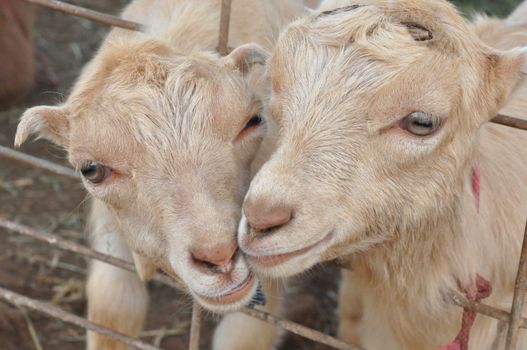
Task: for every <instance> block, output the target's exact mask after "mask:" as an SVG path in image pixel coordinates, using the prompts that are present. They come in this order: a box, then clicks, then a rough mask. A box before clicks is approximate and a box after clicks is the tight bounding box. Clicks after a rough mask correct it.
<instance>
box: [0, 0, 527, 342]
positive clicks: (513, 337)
mask: <svg viewBox="0 0 527 350" xmlns="http://www.w3.org/2000/svg"><path fill="white" fill-rule="evenodd" d="M25 1H27V2H29V3H33V4H36V5H40V6H45V7H48V8H51V9H53V10H56V11H61V12H65V13H68V14H71V15H74V16H79V17H83V18H87V19H90V20H93V21H96V22H99V23H103V24H106V25H110V26H114V27H119V28H123V29H127V30H136V31H140V30H143V29H144V26H143V25H142V24H140V23H136V22H131V21H126V20H123V19H121V18H119V17H115V16H111V15H107V14H104V13H100V12H97V11H93V10H89V9H86V8H82V7H78V6H75V5H71V4H67V3H64V2H62V1H57V0H25ZM230 12H231V0H222V6H221V20H220V30H219V38H218V48H217V49H218V52H219V53H220V54H227V53H228V52H229V46H228V35H229V22H230ZM492 122H493V123H496V124H500V125H504V126H507V127H511V128H516V129H520V130H524V131H527V120H523V119H519V118H514V117H510V116H505V115H498V116H496V117H495V118H494V119H493V120H492ZM0 156H2V157H6V158H9V159H12V160H15V161H19V162H23V163H25V164H27V165H30V166H33V167H37V168H41V169H44V170H47V171H49V172H51V173H53V174H56V175H59V176H65V177H68V178H72V179H77V180H78V179H80V177H79V175H78V174H77V173H76V172H75V171H74V170H73V169H71V168H68V167H65V166H62V165H58V164H55V163H53V162H50V161H47V160H44V159H40V158H37V157H34V156H31V155H28V154H25V153H23V152H20V151H17V150H14V149H11V148H8V147H4V146H0ZM0 227H2V228H4V229H6V230H8V231H10V232H13V233H16V234H20V235H25V236H28V237H30V238H32V239H34V240H39V241H43V242H45V243H48V244H49V245H50V246H52V247H54V248H57V249H61V250H64V251H69V252H72V253H75V254H78V255H81V256H84V257H87V258H89V259H96V260H99V261H102V262H105V263H108V264H111V265H113V266H116V267H118V268H121V269H124V270H127V271H131V272H135V271H136V270H135V266H134V264H133V263H131V262H128V261H125V260H122V259H119V258H116V257H113V256H110V255H107V254H103V253H101V252H98V251H96V250H93V249H91V248H88V247H86V246H83V245H80V244H78V243H75V242H72V241H68V240H65V239H63V238H60V237H59V236H57V235H54V234H52V233H49V232H44V231H41V230H37V229H33V228H31V227H28V226H25V225H22V224H19V223H17V222H14V221H11V220H9V219H8V218H5V217H3V216H1V215H0ZM339 266H340V265H339ZM343 268H345V267H343ZM153 279H154V280H156V281H158V282H161V283H163V284H165V285H167V286H170V287H172V288H175V289H178V290H181V291H185V290H186V287H185V285H184V284H183V283H182V282H181V281H179V280H176V279H174V278H171V277H169V276H167V275H165V274H162V273H156V274H155V276H154V278H153ZM526 291H527V225H526V229H525V234H524V241H523V247H522V251H521V256H520V263H519V266H518V273H517V278H516V284H515V289H514V298H513V303H512V306H511V311H510V312H507V311H504V310H501V309H498V308H495V307H491V306H489V305H486V304H484V303H480V302H473V301H470V300H468V299H467V298H466V297H465V296H464V295H463V294H461V293H459V292H452V293H451V295H450V303H451V304H453V305H457V306H459V307H461V308H464V309H468V310H472V311H475V312H477V313H479V314H482V315H485V316H488V317H491V318H494V319H496V320H498V321H500V322H501V323H502V324H505V325H507V327H506V330H507V335H506V350H515V349H516V347H517V343H518V338H519V331H520V329H522V328H523V329H527V319H526V318H524V317H522V310H523V302H524V298H525V293H526ZM0 299H3V300H5V301H7V302H9V303H11V304H13V305H16V306H18V307H25V308H28V309H31V310H35V311H38V312H41V313H44V314H46V315H48V316H50V317H53V318H56V319H59V320H61V321H63V322H66V323H70V324H74V325H77V326H79V327H82V328H84V329H86V330H90V331H93V332H97V333H100V334H103V335H105V336H107V337H110V338H113V339H115V340H117V341H119V342H122V343H124V344H126V345H129V346H131V347H133V348H136V349H144V350H160V348H159V347H156V346H153V345H150V344H147V343H145V342H143V341H141V340H139V339H135V338H131V337H129V336H126V335H124V334H121V333H119V332H116V331H113V330H111V329H109V328H106V327H103V326H101V325H97V324H95V323H93V322H90V321H89V320H87V319H85V318H82V317H79V316H77V315H74V314H71V313H68V312H65V311H63V310H61V309H60V308H58V307H57V306H54V305H51V304H48V303H45V302H42V301H38V300H35V299H32V298H28V297H26V296H23V295H20V294H18V293H15V292H13V291H10V290H8V289H5V288H2V287H0ZM240 312H242V313H244V314H246V315H248V316H251V317H254V318H256V319H259V320H262V321H264V322H267V323H269V324H272V325H275V326H277V327H280V328H282V329H284V330H286V331H289V332H292V333H294V334H297V335H299V336H302V337H304V338H307V339H309V340H312V341H314V342H317V343H320V344H324V345H327V346H329V347H332V348H334V349H341V350H364V349H362V348H360V347H357V346H354V345H351V344H348V343H346V342H344V341H342V340H340V339H338V338H336V337H333V336H330V335H327V334H324V333H322V332H319V331H317V330H315V329H312V328H309V327H306V326H303V325H301V324H298V323H295V322H292V321H289V320H286V319H283V318H280V317H278V316H275V315H272V314H270V313H268V312H265V311H264V310H263V309H262V308H261V307H259V306H251V307H245V308H243V309H242V310H241V311H240ZM201 324H202V312H201V308H200V306H199V305H198V304H197V303H194V305H193V309H192V321H191V327H190V341H189V346H188V348H189V350H197V349H198V348H199V341H200V330H201Z"/></svg>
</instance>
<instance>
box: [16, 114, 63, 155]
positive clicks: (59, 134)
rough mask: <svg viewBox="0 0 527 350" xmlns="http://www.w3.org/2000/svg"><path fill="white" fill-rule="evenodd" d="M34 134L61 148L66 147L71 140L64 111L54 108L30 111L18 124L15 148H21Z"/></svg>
mask: <svg viewBox="0 0 527 350" xmlns="http://www.w3.org/2000/svg"><path fill="white" fill-rule="evenodd" d="M33 134H37V135H38V136H39V137H42V138H45V139H48V140H50V141H52V142H54V143H56V144H58V145H60V146H66V145H67V143H68V139H69V137H68V134H69V121H68V118H67V117H66V113H65V111H64V109H63V108H62V107H52V106H38V107H33V108H30V109H28V110H27V111H26V112H25V113H24V114H23V115H22V118H21V119H20V123H18V128H17V130H16V135H15V146H16V147H19V146H20V145H22V144H23V143H24V142H25V141H26V140H27V139H28V137H29V136H31V135H33Z"/></svg>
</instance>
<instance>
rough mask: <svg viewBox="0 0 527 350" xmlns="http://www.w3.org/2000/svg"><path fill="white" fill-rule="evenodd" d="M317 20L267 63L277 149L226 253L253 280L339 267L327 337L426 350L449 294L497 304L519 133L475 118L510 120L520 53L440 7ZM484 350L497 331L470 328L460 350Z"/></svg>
mask: <svg viewBox="0 0 527 350" xmlns="http://www.w3.org/2000/svg"><path fill="white" fill-rule="evenodd" d="M319 10H320V11H317V13H316V14H313V15H311V16H308V17H306V18H304V19H301V20H299V21H297V22H295V23H294V24H292V25H291V26H290V27H289V28H288V29H287V30H286V31H285V32H284V33H283V34H282V35H281V36H280V38H279V40H278V43H277V45H276V47H275V49H274V52H273V55H272V57H271V59H270V67H269V70H270V74H271V82H272V97H271V100H270V107H269V108H270V112H271V113H272V117H273V118H272V119H273V120H274V121H275V123H276V128H277V131H278V142H277V149H276V151H275V152H274V153H273V156H272V157H271V159H270V160H269V161H268V162H267V163H266V164H264V166H263V167H262V168H261V170H260V171H259V172H258V174H257V175H256V176H255V178H254V179H253V181H252V183H251V185H250V188H249V192H248V194H247V196H246V199H245V203H244V217H243V218H242V221H241V223H240V228H239V234H238V242H239V245H240V247H241V249H242V250H243V251H244V252H245V253H246V254H247V255H248V258H247V259H248V260H249V262H250V264H251V267H252V268H253V269H254V270H255V271H256V272H258V273H260V274H262V275H265V276H271V277H277V278H282V277H286V276H290V275H293V274H297V273H301V272H303V271H306V270H308V269H309V268H311V267H312V266H313V265H314V264H316V263H318V262H321V261H326V260H331V259H335V258H339V259H343V260H346V261H349V262H351V263H352V265H353V272H346V273H345V274H344V280H343V283H342V290H341V300H340V301H341V307H342V309H341V318H342V320H341V321H342V322H341V330H340V334H341V336H342V337H343V338H344V339H347V340H349V341H355V342H357V343H358V344H360V345H361V346H363V347H365V348H366V349H368V350H381V349H382V350H386V349H389V350H402V349H405V350H410V349H411V350H421V349H423V350H424V349H427V350H430V349H437V348H438V346H440V345H444V344H447V343H449V342H450V341H452V340H453V339H454V338H455V337H456V334H457V332H458V331H459V329H460V321H461V314H462V312H461V309H460V308H458V307H454V306H451V305H450V304H449V302H448V296H449V293H450V292H451V291H454V290H455V291H462V290H465V289H467V290H468V289H473V288H474V286H475V284H476V281H477V280H478V277H477V276H478V275H480V276H483V277H484V278H486V279H487V280H489V281H490V282H491V283H492V287H493V292H492V295H491V297H490V298H488V299H487V300H486V302H487V303H489V304H491V305H493V306H496V307H500V308H503V309H509V308H510V305H511V299H512V292H513V285H514V278H515V274H516V270H517V264H518V260H519V251H520V247H521V242H522V236H523V231H524V227H525V222H526V219H527V199H526V198H527V186H526V184H527V163H526V162H525V159H527V135H526V133H525V132H522V131H519V130H515V129H511V128H507V127H503V126H497V125H494V124H490V123H488V121H489V119H491V118H492V117H494V116H495V115H496V113H497V112H498V110H500V108H502V107H503V106H504V105H505V104H506V107H505V109H504V111H505V112H506V113H509V114H512V115H514V116H520V117H521V116H525V112H526V111H527V100H526V99H525V96H526V94H525V93H526V92H527V88H526V87H525V86H524V85H523V86H518V85H519V84H520V82H519V77H520V69H521V68H522V66H523V67H525V66H526V64H525V61H526V50H518V49H517V50H511V51H498V50H497V49H494V48H491V47H490V46H487V45H486V44H484V43H483V41H482V40H481V39H480V37H481V38H482V39H483V40H485V41H486V42H488V43H489V44H491V45H494V46H496V47H502V48H510V47H512V46H514V45H513V44H514V43H513V42H512V41H511V40H510V39H503V38H501V37H496V38H493V37H492V35H490V32H487V34H485V26H486V25H487V24H488V22H487V24H485V23H484V22H483V20H481V21H480V22H479V23H476V24H475V25H471V24H468V23H466V22H465V21H464V20H463V18H462V17H461V16H460V15H459V14H458V13H457V11H456V10H455V8H454V7H453V6H452V5H450V4H449V3H447V2H446V1H442V0H401V1H391V0H359V1H326V2H324V3H323V4H322V5H321V8H320V9H319ZM519 11H524V10H522V9H519ZM515 18H516V20H515ZM518 18H521V16H519V15H518V13H516V14H514V15H513V16H511V19H510V21H509V22H508V24H510V25H517V24H518V23H519V22H518ZM474 28H475V29H474ZM494 28H495V29H496V28H497V27H494ZM501 35H507V30H504V32H502V34H501ZM520 37H523V38H524V36H521V35H520V36H519V38H520ZM498 39H499V40H498ZM518 40H520V42H521V43H524V42H525V41H524V40H523V39H518ZM522 40H523V41H522ZM516 45H518V42H517V43H516ZM513 89H518V90H521V91H519V92H518V93H517V95H515V96H516V97H515V98H514V99H512V100H510V101H509V100H508V98H509V95H510V93H511V91H512V90H513ZM507 101H509V102H508V103H507ZM498 337H499V335H498V334H497V322H496V321H494V320H492V319H490V318H485V317H483V316H478V317H477V319H476V323H475V325H474V327H473V329H472V337H471V344H470V349H472V350H476V349H477V350H481V349H488V350H495V349H497V348H499V347H500V345H499V344H500V343H499V342H500V341H501V339H496V338H498ZM523 341H524V343H523V346H526V345H525V340H523Z"/></svg>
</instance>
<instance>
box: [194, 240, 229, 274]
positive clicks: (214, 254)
mask: <svg viewBox="0 0 527 350" xmlns="http://www.w3.org/2000/svg"><path fill="white" fill-rule="evenodd" d="M237 250H238V247H237V245H236V242H234V241H233V242H232V243H225V244H217V245H215V246H213V247H195V248H192V249H190V254H191V255H192V260H193V262H194V264H195V265H196V267H198V268H199V269H201V270H206V271H209V272H213V273H223V274H229V273H230V272H231V271H232V268H233V267H234V262H233V260H234V258H235V255H236V252H237Z"/></svg>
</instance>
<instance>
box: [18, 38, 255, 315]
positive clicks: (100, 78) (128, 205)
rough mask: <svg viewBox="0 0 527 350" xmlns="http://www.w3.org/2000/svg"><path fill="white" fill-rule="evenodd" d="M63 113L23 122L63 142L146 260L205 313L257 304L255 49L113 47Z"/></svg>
mask: <svg viewBox="0 0 527 350" xmlns="http://www.w3.org/2000/svg"><path fill="white" fill-rule="evenodd" d="M112 44H113V47H111V49H107V48H108V47H106V49H107V50H106V51H102V53H101V55H100V56H98V57H97V58H96V59H95V60H94V61H92V62H91V63H90V64H89V65H88V66H87V67H86V69H85V71H84V73H83V76H82V77H81V79H80V80H79V82H78V83H77V85H76V88H75V89H74V91H73V93H72V95H71V96H70V98H69V99H68V101H67V102H66V103H65V104H64V105H63V106H61V107H35V108H33V109H30V110H28V111H27V112H26V113H25V114H24V116H23V117H22V121H21V123H20V125H19V128H18V133H17V141H16V142H17V143H18V144H20V143H21V142H23V141H24V139H25V138H26V137H27V136H28V135H29V134H30V133H39V134H40V135H42V136H44V137H47V138H49V139H51V140H53V141H55V142H56V143H58V144H60V145H62V146H64V147H65V148H66V149H67V151H68V153H69V159H70V162H71V163H72V164H73V165H74V166H75V167H76V168H77V169H79V170H80V172H81V173H82V175H83V182H84V185H85V187H86V189H87V190H88V191H89V192H90V194H91V195H92V196H93V197H94V198H95V199H96V200H99V201H102V202H104V203H105V204H106V206H107V208H108V209H109V210H110V211H111V212H112V213H113V214H114V217H115V219H116V222H117V223H118V226H119V231H120V232H121V233H122V234H123V235H124V237H125V239H126V241H127V243H128V245H129V247H130V248H131V249H132V251H133V252H134V254H135V255H136V256H137V257H139V258H137V259H136V263H138V262H140V263H144V262H147V263H148V264H153V265H154V266H156V267H160V268H162V269H163V270H164V271H166V272H167V273H169V274H171V275H173V276H177V277H179V278H181V279H182V280H183V282H185V284H186V285H187V287H188V289H189V291H190V292H191V293H192V294H193V295H194V296H195V297H196V298H197V299H198V300H199V301H200V302H201V303H202V304H203V305H204V306H205V307H207V308H209V309H211V310H213V311H218V312H221V311H227V310H230V309H231V308H235V307H237V306H239V305H242V304H245V303H246V302H248V301H249V300H250V299H251V297H252V295H253V294H254V292H255V290H256V284H257V283H256V281H255V278H254V277H253V275H252V274H251V273H250V271H249V269H248V267H247V265H246V263H245V261H244V260H243V259H241V258H240V254H238V249H237V245H236V228H237V223H238V221H239V220H240V208H241V204H242V200H243V195H244V193H245V191H246V189H247V187H248V183H249V176H250V174H249V168H250V163H251V161H252V159H253V158H254V156H255V153H256V151H257V149H258V147H259V144H260V141H261V139H262V136H263V134H264V130H265V127H264V126H263V125H261V124H263V120H262V117H261V115H262V112H263V111H262V105H261V103H260V101H259V98H258V97H257V94H256V92H255V88H254V87H251V86H250V84H249V79H248V76H246V73H248V70H249V66H250V64H251V63H256V62H258V61H259V60H260V58H262V57H263V56H262V55H261V54H262V52H260V50H261V49H259V48H258V47H256V46H255V45H248V46H244V47H240V48H238V49H237V50H235V51H234V52H232V53H231V55H229V56H227V57H225V58H219V57H217V56H216V55H213V54H205V53H202V54H193V55H190V56H180V55H178V54H177V53H174V52H171V49H170V48H169V47H166V46H165V45H164V44H161V43H158V42H149V41H146V42H144V41H141V42H139V43H137V44H136V45H134V44H130V43H125V44H123V47H120V46H119V43H112Z"/></svg>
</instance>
